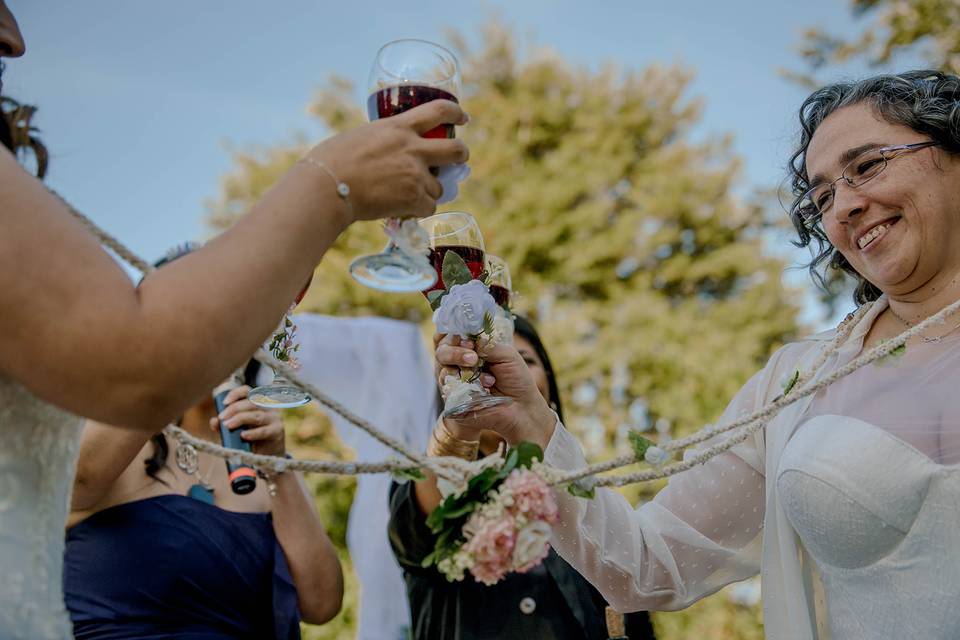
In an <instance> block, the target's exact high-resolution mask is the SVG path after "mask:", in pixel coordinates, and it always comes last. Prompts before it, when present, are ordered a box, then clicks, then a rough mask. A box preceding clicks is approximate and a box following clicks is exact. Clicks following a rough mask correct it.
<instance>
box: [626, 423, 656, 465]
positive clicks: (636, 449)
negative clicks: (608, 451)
mask: <svg viewBox="0 0 960 640" xmlns="http://www.w3.org/2000/svg"><path fill="white" fill-rule="evenodd" d="M627 440H629V441H630V446H631V447H633V455H634V456H636V458H637V460H643V454H645V453H646V452H647V449H649V448H650V447H652V446H653V442H652V441H650V440H647V439H646V438H644V437H643V436H642V435H640V432H639V431H636V430H635V429H631V430H630V431H628V432H627Z"/></svg>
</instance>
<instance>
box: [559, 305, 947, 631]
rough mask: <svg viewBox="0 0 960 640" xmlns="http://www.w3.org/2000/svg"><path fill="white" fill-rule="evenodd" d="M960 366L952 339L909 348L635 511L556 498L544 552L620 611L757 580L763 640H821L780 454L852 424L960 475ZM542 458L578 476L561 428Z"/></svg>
mask: <svg viewBox="0 0 960 640" xmlns="http://www.w3.org/2000/svg"><path fill="white" fill-rule="evenodd" d="M886 307H887V304H886V301H885V300H884V299H881V300H879V301H878V302H877V303H876V304H875V305H874V307H873V308H872V309H870V311H869V312H868V313H867V314H866V315H865V317H864V318H863V319H862V320H861V321H860V322H859V323H858V325H857V326H856V327H855V328H854V330H853V332H852V334H851V337H850V339H849V340H848V341H847V343H846V344H845V345H843V347H842V348H841V349H839V350H838V351H837V352H836V353H835V354H834V355H832V356H831V357H830V358H829V359H828V360H827V362H826V364H825V366H824V367H823V368H822V370H821V371H820V372H819V374H817V376H816V377H815V380H819V379H822V378H823V377H825V376H827V375H829V374H830V373H831V372H832V371H834V370H836V368H837V367H838V366H840V365H842V364H844V363H846V362H849V361H850V359H852V358H853V357H855V356H856V355H857V354H858V353H859V352H860V350H861V348H862V343H863V339H864V337H865V336H866V335H867V333H868V331H869V329H870V327H871V326H872V324H873V322H874V320H875V319H876V317H877V316H878V315H879V314H880V313H881V312H882V311H884V310H885V309H886ZM832 337H833V332H832V331H831V332H826V333H823V334H819V335H816V336H812V337H810V338H808V339H806V340H803V341H801V342H797V343H793V344H790V345H786V346H785V347H783V348H782V349H780V350H779V351H778V352H777V353H776V354H775V355H774V356H773V357H772V358H771V360H770V361H769V363H768V364H767V366H766V367H765V368H764V369H763V370H762V371H760V372H759V373H758V374H756V375H755V376H754V377H753V378H752V379H751V380H750V381H749V382H748V383H747V384H746V385H745V386H744V387H743V388H742V389H741V391H740V392H739V393H738V394H737V396H736V397H735V398H734V400H733V401H732V402H731V403H730V405H729V406H728V408H727V409H726V411H725V412H724V415H723V417H722V418H721V419H720V422H721V423H722V422H727V421H729V420H731V419H733V418H735V417H737V416H738V415H741V414H743V413H746V412H750V411H752V410H754V409H756V408H757V407H760V406H762V405H763V404H765V403H766V402H769V401H770V400H772V399H773V398H774V397H776V396H777V395H779V394H780V393H781V392H782V388H781V384H782V381H783V380H784V379H785V378H788V377H790V376H791V375H792V374H793V372H794V371H796V370H798V369H799V370H801V371H803V370H805V369H806V368H807V367H809V366H811V365H812V363H813V362H814V361H815V360H816V359H817V357H818V355H819V354H820V353H821V351H822V349H823V348H825V347H826V346H827V344H828V343H829V341H830V339H831V338H832ZM957 364H960V336H958V337H951V338H947V339H944V340H943V341H942V342H939V343H935V344H922V345H918V346H913V345H911V346H910V347H909V348H908V349H907V352H906V354H905V355H904V356H903V357H902V358H901V359H900V360H898V361H895V362H886V363H880V364H874V365H868V366H867V367H864V368H862V369H860V370H858V371H857V372H856V373H854V374H852V375H851V376H848V377H847V378H844V379H842V380H841V381H840V382H838V383H836V384H835V385H833V386H831V387H829V388H828V389H827V390H826V391H824V392H821V393H819V394H817V395H816V396H814V397H813V398H810V397H808V398H804V399H802V400H799V401H798V402H796V403H794V404H793V405H790V406H789V407H787V408H786V409H784V410H783V411H782V412H781V413H780V414H779V415H778V416H777V417H776V418H775V419H774V420H772V421H771V423H770V424H769V425H768V427H767V429H766V430H765V431H763V432H760V433H759V434H758V435H757V436H756V437H755V438H753V439H751V440H748V441H747V442H744V443H742V444H740V445H738V446H737V447H735V448H734V449H732V450H731V451H730V452H728V453H726V454H723V455H721V456H718V457H717V458H714V459H713V460H711V461H710V462H708V463H707V464H705V465H703V466H702V467H699V468H696V469H694V470H691V471H689V472H686V473H683V474H680V475H678V476H675V477H674V478H673V479H671V481H670V482H669V484H668V486H667V487H666V488H665V489H664V490H663V491H661V492H660V493H659V494H658V495H657V497H656V498H655V499H654V500H653V501H652V502H650V503H647V504H645V505H643V506H641V507H640V508H638V509H636V510H635V509H633V507H632V506H631V505H630V504H628V503H627V501H626V500H625V499H624V498H623V497H622V496H621V495H620V494H618V493H616V492H614V491H610V490H601V491H598V494H597V497H596V498H595V499H594V500H584V499H580V498H574V497H572V496H569V495H568V494H566V493H560V492H558V500H559V502H560V506H561V522H560V524H559V525H558V527H557V529H556V530H555V534H554V539H553V544H554V547H555V548H556V549H557V551H558V552H559V553H560V554H561V555H562V556H563V557H564V558H565V559H566V560H567V561H568V562H570V563H571V564H572V565H573V566H574V567H575V568H577V569H578V570H579V571H580V572H581V573H583V575H584V576H586V577H587V578H588V579H589V580H590V581H591V582H593V583H594V584H595V585H596V586H597V588H598V589H600V591H601V592H602V593H603V594H604V595H605V596H606V597H607V599H608V601H609V602H610V603H611V604H612V605H613V606H614V607H615V608H617V609H619V610H621V611H633V610H638V609H655V610H670V609H677V608H682V607H685V606H687V605H689V604H690V603H692V602H694V601H695V600H697V599H699V598H702V597H704V596H706V595H708V594H710V593H713V592H714V591H716V590H717V589H719V588H720V587H722V586H724V585H725V584H728V583H730V582H733V581H736V580H740V579H743V578H746V577H748V576H751V575H753V574H755V573H757V572H758V571H760V572H761V575H762V579H763V596H764V622H765V626H766V632H767V637H769V638H798V639H803V640H809V639H813V638H818V639H823V638H828V637H829V630H828V628H827V621H826V600H825V595H824V593H823V588H822V585H821V583H820V580H819V578H818V576H817V571H816V567H815V565H814V563H813V562H812V561H811V559H810V557H809V556H808V554H807V552H806V551H805V550H804V549H803V547H802V545H801V544H800V542H799V538H798V536H797V534H796V532H795V531H794V529H793V527H792V526H791V524H790V522H789V520H788V519H787V517H786V515H785V513H784V510H783V507H782V504H781V502H780V500H779V498H778V496H777V490H776V485H775V483H774V482H773V478H775V476H776V473H775V472H776V470H777V468H778V466H779V462H780V457H781V454H782V452H783V450H784V447H785V445H786V443H787V442H788V441H789V440H790V438H791V437H792V436H793V435H794V433H795V432H796V430H797V428H798V427H800V426H801V425H802V424H803V423H804V422H805V421H806V420H807V419H809V418H810V417H812V416H814V415H822V414H836V415H848V416H851V417H857V418H859V419H861V420H864V421H867V422H871V423H872V424H874V425H876V426H877V427H879V428H882V429H885V430H888V431H889V432H890V433H892V434H894V435H896V436H897V437H898V438H902V439H903V440H904V441H905V442H908V443H909V444H910V445H911V446H913V447H915V448H916V449H918V450H920V451H922V452H923V453H925V454H926V455H928V456H929V457H930V458H931V459H933V460H934V461H937V462H941V463H950V462H956V461H957V459H958V458H960V424H958V419H957V418H958V415H960V413H958V411H957V409H958V408H960V407H958V406H957V403H958V402H960V394H957V392H956V391H955V390H953V386H954V385H953V384H952V382H953V381H955V380H956V377H955V375H954V376H951V375H950V373H951V372H952V371H956V365H957ZM801 428H802V427H801ZM824 446H829V443H824ZM545 457H546V459H547V460H546V461H547V462H548V463H550V464H553V465H555V466H557V467H560V468H564V469H573V468H577V467H581V466H583V465H585V464H586V460H585V459H584V457H583V454H582V452H581V450H580V447H579V445H578V444H577V443H576V440H575V439H574V438H573V437H572V436H571V435H570V434H569V433H568V432H567V431H566V430H565V429H563V428H562V426H558V428H557V431H556V433H555V434H554V437H553V439H552V440H551V442H550V444H549V446H548V448H547V451H546V455H545ZM761 569H762V570H761Z"/></svg>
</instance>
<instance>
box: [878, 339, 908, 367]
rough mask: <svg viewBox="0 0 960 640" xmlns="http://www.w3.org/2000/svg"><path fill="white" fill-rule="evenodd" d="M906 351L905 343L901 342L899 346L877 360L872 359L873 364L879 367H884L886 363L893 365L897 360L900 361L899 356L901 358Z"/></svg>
mask: <svg viewBox="0 0 960 640" xmlns="http://www.w3.org/2000/svg"><path fill="white" fill-rule="evenodd" d="M906 353H907V345H906V344H902V345H900V346H899V347H897V348H895V349H894V350H893V351H891V352H890V353H888V354H887V355H885V356H883V357H882V358H880V359H879V360H876V361H874V364H876V365H879V366H881V367H885V366H888V365H895V364H897V362H899V361H900V358H902V357H903V356H904V354H906Z"/></svg>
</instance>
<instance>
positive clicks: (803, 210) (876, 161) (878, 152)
mask: <svg viewBox="0 0 960 640" xmlns="http://www.w3.org/2000/svg"><path fill="white" fill-rule="evenodd" d="M938 144H940V143H938V142H934V141H933V140H928V141H927V142H914V143H913V144H901V145H897V146H895V147H881V148H879V149H870V150H869V151H864V152H863V153H861V154H860V155H858V156H857V157H856V158H854V159H853V160H851V161H850V162H849V163H848V164H847V166H845V167H844V168H843V172H842V173H841V174H840V177H839V178H837V179H836V180H834V181H833V182H824V183H821V184H818V185H815V186H813V187H811V188H810V189H808V190H807V191H806V192H805V193H804V194H803V195H802V196H801V197H800V199H799V200H798V201H797V205H796V211H797V213H798V214H799V215H800V218H801V219H802V220H803V222H804V224H806V225H807V226H808V227H813V226H814V225H816V224H817V223H819V222H820V219H821V218H822V217H823V214H824V213H826V212H827V211H829V209H830V207H831V206H833V200H834V197H835V196H836V193H837V183H838V182H840V181H841V180H843V181H844V182H846V183H847V185H849V186H851V187H859V186H860V185H862V184H863V183H865V182H869V181H870V180H873V179H874V178H876V177H877V176H878V175H880V174H881V173H883V170H884V169H886V168H887V163H888V162H889V161H890V160H893V159H894V158H896V157H897V156H899V155H901V154H904V153H908V152H910V151H916V150H917V149H925V148H926V147H935V146H937V145H938Z"/></svg>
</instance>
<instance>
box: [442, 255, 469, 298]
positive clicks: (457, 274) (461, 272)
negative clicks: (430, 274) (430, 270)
mask: <svg viewBox="0 0 960 640" xmlns="http://www.w3.org/2000/svg"><path fill="white" fill-rule="evenodd" d="M440 275H441V276H442V280H443V286H444V287H445V288H446V289H447V291H449V290H450V289H452V288H453V286H454V285H458V284H467V283H468V282H470V281H471V280H473V274H472V273H470V269H469V268H468V267H467V263H466V262H464V261H463V258H461V257H460V254H458V253H457V252H456V251H447V252H446V253H445V254H444V256H443V266H442V267H441V269H440Z"/></svg>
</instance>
